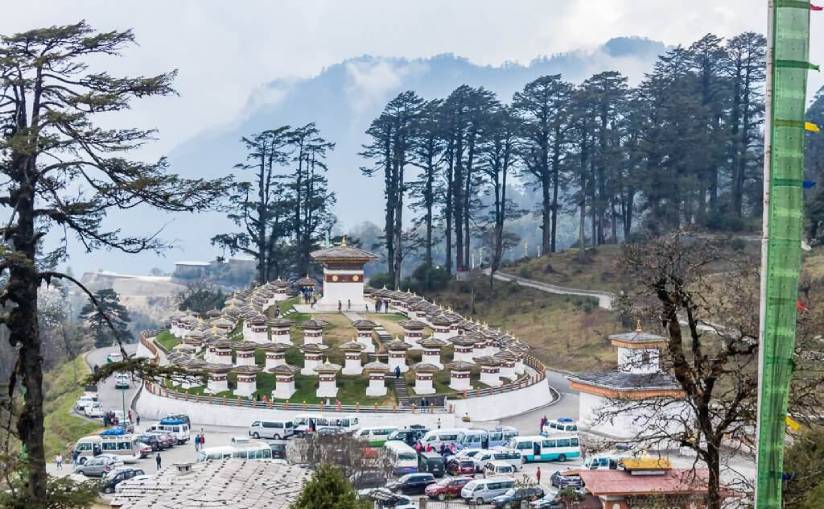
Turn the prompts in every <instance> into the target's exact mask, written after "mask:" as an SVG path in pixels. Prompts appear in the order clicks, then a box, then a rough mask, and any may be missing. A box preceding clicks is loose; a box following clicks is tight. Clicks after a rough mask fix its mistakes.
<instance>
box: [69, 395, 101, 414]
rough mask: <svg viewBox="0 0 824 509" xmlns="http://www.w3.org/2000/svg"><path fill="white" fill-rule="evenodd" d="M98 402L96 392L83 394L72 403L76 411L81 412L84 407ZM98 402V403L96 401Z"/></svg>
mask: <svg viewBox="0 0 824 509" xmlns="http://www.w3.org/2000/svg"><path fill="white" fill-rule="evenodd" d="M94 403H98V400H97V395H96V394H88V393H87V394H84V395H82V396H80V398H78V400H77V402H76V403H75V404H74V409H75V411H77V412H83V411H85V410H86V407H87V406H89V405H91V404H94ZM98 404H99V403H98Z"/></svg>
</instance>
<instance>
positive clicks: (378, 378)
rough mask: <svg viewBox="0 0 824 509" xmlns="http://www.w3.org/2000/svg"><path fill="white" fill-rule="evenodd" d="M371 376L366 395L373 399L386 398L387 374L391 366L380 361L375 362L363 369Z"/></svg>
mask: <svg viewBox="0 0 824 509" xmlns="http://www.w3.org/2000/svg"><path fill="white" fill-rule="evenodd" d="M363 371H365V372H366V373H367V374H368V375H369V386H368V387H366V395H367V396H371V397H380V396H386V373H387V372H388V371H389V366H388V365H387V364H384V363H382V362H380V361H374V362H370V363H368V364H366V365H365V366H364V367H363Z"/></svg>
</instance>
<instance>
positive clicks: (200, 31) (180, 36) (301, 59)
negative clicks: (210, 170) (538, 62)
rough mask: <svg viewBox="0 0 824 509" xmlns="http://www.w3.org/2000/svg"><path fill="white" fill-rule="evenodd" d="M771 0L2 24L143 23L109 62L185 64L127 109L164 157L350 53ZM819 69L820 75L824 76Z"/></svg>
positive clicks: (579, 0)
mask: <svg viewBox="0 0 824 509" xmlns="http://www.w3.org/2000/svg"><path fill="white" fill-rule="evenodd" d="M766 11H767V1H766V0H761V1H759V0H725V1H718V0H563V1H561V0H522V1H519V0H497V1H490V0H451V1H449V0H439V1H435V0H406V1H403V2H401V1H393V0H370V1H366V0H363V1H361V0H345V1H344V0H326V1H323V0H295V1H278V0H269V1H251V0H244V1H237V0H235V1H231V0H118V1H114V0H110V1H104V0H49V1H47V0H27V1H26V2H14V3H11V2H4V4H3V5H2V10H0V33H2V34H9V33H14V32H18V31H23V30H27V29H30V28H34V27H41V26H46V25H54V24H65V23H71V22H75V21H77V20H79V19H86V20H87V21H88V22H89V23H90V24H91V25H92V26H93V27H95V28H97V29H100V30H110V29H125V28H130V27H131V28H133V29H134V31H135V35H136V37H137V41H138V43H139V46H137V47H134V48H132V49H130V50H128V51H127V52H126V54H125V57H124V58H120V59H116V58H115V59H111V60H110V61H107V62H106V65H107V66H108V68H109V69H110V71H111V72H113V73H121V74H125V73H130V74H138V73H140V74H151V73H157V72H161V71H166V70H170V69H174V68H176V69H178V70H179V78H178V79H177V81H176V86H177V89H178V91H179V93H180V97H167V98H153V99H150V100H147V101H140V102H139V103H136V105H135V106H136V107H135V109H133V110H132V111H130V112H125V113H122V114H119V117H118V121H119V123H120V122H124V123H126V122H128V123H131V124H132V125H134V126H136V127H157V128H159V130H160V132H159V139H158V141H157V142H156V143H154V144H152V145H151V147H149V148H148V149H147V150H145V151H144V152H143V154H141V155H143V156H146V157H155V156H159V155H162V154H165V153H167V152H168V151H170V150H171V149H172V148H173V147H174V146H176V145H177V144H179V143H181V142H182V141H184V140H186V139H188V138H191V137H192V136H194V135H195V134H196V133H197V132H199V131H201V130H203V129H206V128H210V127H214V126H218V125H221V124H226V123H229V122H232V121H233V120H237V118H238V117H239V115H242V112H243V111H244V109H245V105H246V104H247V102H248V99H249V97H250V96H252V95H253V94H254V92H255V91H256V90H258V88H259V87H260V85H261V84H262V83H265V82H268V81H271V80H274V79H288V78H292V77H294V78H302V77H310V76H312V75H314V74H317V73H318V72H319V71H320V70H321V69H323V67H324V66H327V65H331V64H334V63H336V62H340V61H341V60H344V59H346V58H348V57H354V56H359V55H364V54H371V55H381V56H399V57H428V56H432V55H435V54H438V53H454V54H456V55H460V56H463V57H466V58H469V59H470V60H472V61H473V62H476V63H479V64H489V65H499V64H501V63H504V62H506V61H514V62H520V63H527V62H529V61H530V60H532V59H533V58H535V57H538V56H542V55H551V54H554V53H560V52H565V51H570V50H576V49H590V48H594V47H596V46H598V45H599V44H602V43H604V42H606V41H607V40H609V39H610V38H613V37H617V36H642V37H648V38H650V39H654V40H659V41H662V42H664V43H666V44H669V45H675V44H688V43H690V42H692V41H694V40H696V39H698V38H699V37H701V36H702V35H703V34H705V33H707V32H713V33H715V34H718V35H720V36H730V35H734V34H737V33H740V32H742V31H747V30H753V31H759V32H764V31H765V27H766ZM813 16H814V18H813V19H814V27H815V25H816V23H815V20H816V16H815V15H813ZM817 18H820V20H821V21H819V22H818V23H817V24H818V25H819V26H824V16H817ZM818 32H820V31H815V30H814V35H813V37H814V41H815V40H819V41H820V40H822V38H821V37H819V36H818V35H817V33H818ZM812 48H813V56H812V59H813V61H817V62H819V63H821V62H824V45H822V44H816V43H815V42H814V43H813V44H812ZM811 79H812V80H813V86H814V87H815V88H817V87H818V86H820V84H821V82H822V80H821V77H820V75H816V74H813V75H812V76H811ZM121 125H123V124H121Z"/></svg>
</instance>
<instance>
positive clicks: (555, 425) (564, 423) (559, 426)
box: [541, 417, 578, 434]
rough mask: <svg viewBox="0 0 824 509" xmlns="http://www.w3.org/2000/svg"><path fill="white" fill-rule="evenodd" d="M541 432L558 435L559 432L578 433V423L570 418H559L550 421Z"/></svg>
mask: <svg viewBox="0 0 824 509" xmlns="http://www.w3.org/2000/svg"><path fill="white" fill-rule="evenodd" d="M541 431H543V433H542V434H551V433H558V432H559V431H561V432H565V433H578V423H577V422H575V419H572V418H570V417H558V418H557V419H549V420H548V421H547V422H546V424H544V429H543V430H541Z"/></svg>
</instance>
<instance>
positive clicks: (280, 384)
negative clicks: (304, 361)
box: [267, 364, 296, 399]
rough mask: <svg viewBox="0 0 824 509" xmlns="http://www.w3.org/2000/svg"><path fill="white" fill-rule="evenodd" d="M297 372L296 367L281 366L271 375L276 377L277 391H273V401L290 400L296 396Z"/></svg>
mask: <svg viewBox="0 0 824 509" xmlns="http://www.w3.org/2000/svg"><path fill="white" fill-rule="evenodd" d="M295 370H296V368H295V367H294V366H290V365H288V364H280V365H279V366H276V367H274V368H272V369H269V370H267V371H269V373H272V374H273V375H275V389H274V390H273V391H272V399H290V398H291V397H292V395H294V394H295V391H296V389H295Z"/></svg>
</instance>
